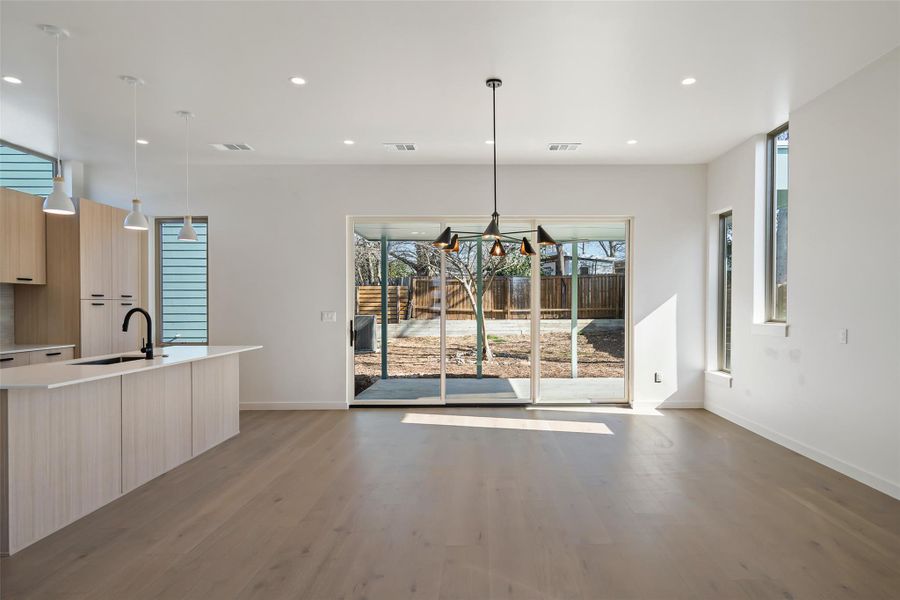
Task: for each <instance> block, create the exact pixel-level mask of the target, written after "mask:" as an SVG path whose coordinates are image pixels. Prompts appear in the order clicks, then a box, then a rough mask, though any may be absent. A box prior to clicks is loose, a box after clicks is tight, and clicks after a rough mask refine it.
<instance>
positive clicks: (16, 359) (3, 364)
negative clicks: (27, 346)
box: [0, 352, 31, 369]
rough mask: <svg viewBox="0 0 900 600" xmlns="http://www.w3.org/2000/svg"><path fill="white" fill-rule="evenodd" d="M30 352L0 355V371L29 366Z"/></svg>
mask: <svg viewBox="0 0 900 600" xmlns="http://www.w3.org/2000/svg"><path fill="white" fill-rule="evenodd" d="M30 354H31V353H30V352H15V353H13V354H0V369H8V368H10V367H24V366H26V365H30V364H31V356H30Z"/></svg>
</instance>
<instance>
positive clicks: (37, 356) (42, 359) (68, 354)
mask: <svg viewBox="0 0 900 600" xmlns="http://www.w3.org/2000/svg"><path fill="white" fill-rule="evenodd" d="M28 354H30V355H31V357H30V360H31V364H33V365H39V364H42V363H48V362H56V361H58V360H72V359H73V358H75V353H74V351H73V349H72V348H54V349H52V350H35V351H34V352H29V353H28Z"/></svg>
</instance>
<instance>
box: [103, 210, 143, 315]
mask: <svg viewBox="0 0 900 600" xmlns="http://www.w3.org/2000/svg"><path fill="white" fill-rule="evenodd" d="M109 209H110V211H111V215H110V218H109V224H110V239H111V240H112V294H113V298H128V299H133V300H135V301H137V300H138V299H139V298H140V296H141V268H140V265H141V234H140V232H138V231H134V230H131V229H125V228H124V227H123V226H122V224H123V223H124V222H125V217H126V216H127V215H128V211H125V210H122V209H121V208H114V207H109Z"/></svg>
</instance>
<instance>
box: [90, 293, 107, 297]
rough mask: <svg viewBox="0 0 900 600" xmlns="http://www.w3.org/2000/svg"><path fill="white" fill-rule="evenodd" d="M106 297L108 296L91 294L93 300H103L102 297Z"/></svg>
mask: <svg viewBox="0 0 900 600" xmlns="http://www.w3.org/2000/svg"><path fill="white" fill-rule="evenodd" d="M105 295H106V294H91V298H102V297H104V296H105Z"/></svg>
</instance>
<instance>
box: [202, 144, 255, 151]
mask: <svg viewBox="0 0 900 600" xmlns="http://www.w3.org/2000/svg"><path fill="white" fill-rule="evenodd" d="M210 146H212V147H213V148H215V149H216V150H221V151H223V152H252V151H253V147H252V146H250V145H249V144H210Z"/></svg>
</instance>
